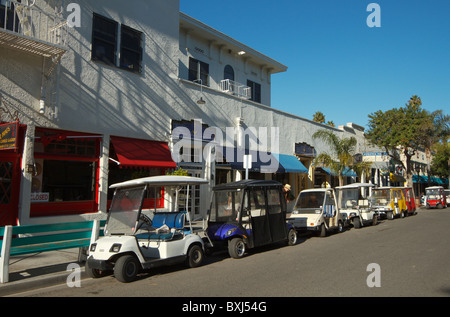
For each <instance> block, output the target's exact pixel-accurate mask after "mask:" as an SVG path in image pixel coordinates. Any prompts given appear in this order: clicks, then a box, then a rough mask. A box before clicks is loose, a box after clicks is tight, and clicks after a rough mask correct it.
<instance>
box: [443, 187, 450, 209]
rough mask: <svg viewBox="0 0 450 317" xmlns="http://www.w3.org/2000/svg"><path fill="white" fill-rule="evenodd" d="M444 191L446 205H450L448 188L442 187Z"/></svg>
mask: <svg viewBox="0 0 450 317" xmlns="http://www.w3.org/2000/svg"><path fill="white" fill-rule="evenodd" d="M444 193H445V197H446V199H447V206H450V189H444Z"/></svg>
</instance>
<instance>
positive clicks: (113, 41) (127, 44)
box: [91, 13, 142, 73]
mask: <svg viewBox="0 0 450 317" xmlns="http://www.w3.org/2000/svg"><path fill="white" fill-rule="evenodd" d="M119 29H120V33H119ZM118 34H120V41H119V39H118ZM119 42H120V45H119V47H118V43H119ZM118 53H120V61H119V65H117V56H118ZM91 58H92V60H93V61H97V62H102V63H105V64H106V65H109V66H114V67H117V66H118V67H120V68H123V69H126V70H129V71H132V72H137V73H140V72H141V69H142V67H141V64H142V32H139V31H137V30H134V29H132V28H130V27H128V26H126V25H119V23H117V22H116V21H113V20H111V19H108V18H105V17H102V16H100V15H98V14H95V13H94V19H93V24H92V52H91Z"/></svg>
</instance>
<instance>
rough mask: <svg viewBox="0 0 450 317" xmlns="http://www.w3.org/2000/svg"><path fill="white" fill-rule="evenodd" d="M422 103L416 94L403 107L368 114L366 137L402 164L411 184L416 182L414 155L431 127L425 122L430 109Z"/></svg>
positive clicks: (428, 118)
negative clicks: (427, 109)
mask: <svg viewBox="0 0 450 317" xmlns="http://www.w3.org/2000/svg"><path fill="white" fill-rule="evenodd" d="M421 106H422V100H421V99H420V97H418V96H417V95H414V96H412V97H411V98H410V99H409V101H408V103H407V104H406V105H405V106H404V107H400V108H398V109H397V108H393V109H391V110H387V111H385V112H383V111H381V110H379V111H377V112H375V113H372V114H369V123H368V127H369V129H368V130H367V133H366V137H367V139H368V140H369V141H370V142H371V143H372V144H374V145H376V146H378V147H380V148H382V149H384V150H385V151H386V152H387V154H388V155H389V156H391V157H392V158H393V159H394V160H395V161H396V162H397V163H399V164H401V165H402V167H403V169H404V170H405V171H406V179H407V182H408V186H412V184H413V181H412V165H411V158H412V156H413V155H414V154H415V153H416V152H417V150H418V149H420V148H421V147H423V146H424V139H425V136H424V135H425V134H426V133H427V131H428V128H424V125H426V126H428V125H429V122H430V121H429V120H430V116H429V114H428V112H427V111H426V110H424V109H422V108H421ZM398 151H400V153H401V154H403V155H404V157H405V159H406V162H405V163H403V162H402V161H401V160H400V159H399V155H398V154H399V153H398Z"/></svg>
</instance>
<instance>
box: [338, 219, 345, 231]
mask: <svg viewBox="0 0 450 317" xmlns="http://www.w3.org/2000/svg"><path fill="white" fill-rule="evenodd" d="M337 231H338V232H339V233H341V232H344V223H343V222H342V221H341V220H339V221H338V227H337Z"/></svg>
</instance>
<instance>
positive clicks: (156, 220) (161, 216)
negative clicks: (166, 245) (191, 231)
mask: <svg viewBox="0 0 450 317" xmlns="http://www.w3.org/2000/svg"><path fill="white" fill-rule="evenodd" d="M185 220H186V211H179V212H157V213H155V214H154V216H153V219H152V228H153V230H152V231H150V232H149V233H148V234H147V233H145V234H139V235H138V238H139V239H148V240H157V241H167V240H172V239H175V238H177V237H182V235H183V233H182V229H183V228H184V225H185ZM161 227H165V228H166V229H167V230H165V231H163V232H158V230H157V229H160V228H161ZM172 229H175V230H172Z"/></svg>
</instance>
